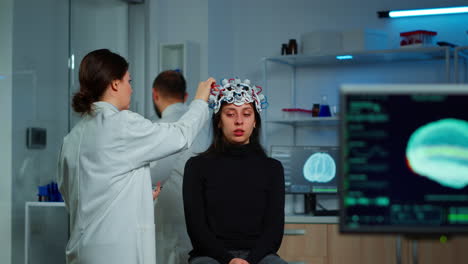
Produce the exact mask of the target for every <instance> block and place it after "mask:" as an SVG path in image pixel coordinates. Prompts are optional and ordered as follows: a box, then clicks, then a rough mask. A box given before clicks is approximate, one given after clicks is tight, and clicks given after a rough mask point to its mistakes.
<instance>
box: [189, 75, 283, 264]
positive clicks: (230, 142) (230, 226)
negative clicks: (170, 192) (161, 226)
mask: <svg viewBox="0 0 468 264" xmlns="http://www.w3.org/2000/svg"><path fill="white" fill-rule="evenodd" d="M260 91H261V88H260V87H257V86H252V85H250V82H249V81H248V80H245V81H244V82H241V81H240V80H239V79H236V80H234V79H231V80H230V81H227V80H223V87H222V88H221V89H220V90H219V93H214V94H213V95H212V96H210V102H211V106H212V107H213V108H214V115H213V118H212V126H213V141H212V144H211V146H210V147H209V149H208V150H207V151H206V152H204V153H202V154H200V155H198V156H196V157H193V158H190V159H189V160H188V161H187V164H186V166H185V175H184V182H183V199H184V209H185V218H186V223H187V230H188V234H189V236H190V239H191V241H192V245H193V250H192V251H191V252H190V259H189V263H190V264H257V263H260V264H286V262H285V261H284V260H283V259H281V258H280V257H279V256H278V255H277V254H276V252H277V251H278V249H279V247H280V245H281V241H282V238H283V231H284V171H283V167H282V165H281V163H280V162H279V161H277V160H275V159H272V158H268V157H267V155H266V154H265V151H264V150H263V148H262V147H261V145H260V142H259V135H260V127H261V119H260V111H261V110H262V108H263V106H264V104H265V103H266V100H265V98H264V97H263V95H261V94H260Z"/></svg>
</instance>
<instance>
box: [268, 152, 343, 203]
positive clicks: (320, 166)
mask: <svg viewBox="0 0 468 264" xmlns="http://www.w3.org/2000/svg"><path fill="white" fill-rule="evenodd" d="M271 157H272V158H274V159H277V160H279V161H280V162H281V164H282V165H283V168H284V180H285V192H286V193H304V194H307V193H336V192H337V188H338V185H337V182H338V180H337V173H338V166H337V165H338V159H339V149H338V147H336V146H272V147H271Z"/></svg>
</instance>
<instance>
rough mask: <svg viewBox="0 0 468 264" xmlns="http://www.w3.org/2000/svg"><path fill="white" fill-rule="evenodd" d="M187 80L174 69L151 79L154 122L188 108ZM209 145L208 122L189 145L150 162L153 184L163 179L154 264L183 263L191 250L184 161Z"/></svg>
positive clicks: (179, 114) (176, 117) (166, 120)
mask: <svg viewBox="0 0 468 264" xmlns="http://www.w3.org/2000/svg"><path fill="white" fill-rule="evenodd" d="M186 100H187V92H186V82H185V78H184V76H183V75H182V74H181V73H179V72H177V71H164V72H161V73H160V74H159V75H158V76H157V77H156V79H155V80H154V82H153V103H154V108H155V112H156V114H157V115H158V117H159V120H157V121H156V122H159V123H173V122H176V121H178V120H179V119H180V118H181V117H182V115H183V114H185V113H186V112H187V111H188V110H189V109H188V107H187V105H185V104H184V103H185V101H186ZM209 144H210V131H209V129H208V122H206V123H205V125H204V126H203V129H202V132H200V133H199V134H198V136H197V138H196V139H195V140H194V142H193V144H192V146H191V147H190V148H188V149H186V150H184V151H181V152H179V153H177V154H175V155H172V156H169V157H166V158H163V159H160V160H158V161H155V162H152V163H151V165H150V168H151V179H152V182H153V184H156V183H157V182H162V183H163V185H164V192H163V193H161V195H160V196H159V197H158V201H157V203H156V205H155V222H156V257H157V263H164V264H185V263H187V256H188V253H189V251H190V249H191V244H190V239H189V237H188V235H187V229H186V227H185V218H184V205H183V202H182V181H183V175H184V166H185V163H186V162H187V160H188V159H189V158H190V157H192V156H194V155H196V154H199V153H201V152H203V151H205V150H206V149H207V148H208V146H209Z"/></svg>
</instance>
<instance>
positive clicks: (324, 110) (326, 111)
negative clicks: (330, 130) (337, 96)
mask: <svg viewBox="0 0 468 264" xmlns="http://www.w3.org/2000/svg"><path fill="white" fill-rule="evenodd" d="M318 116H320V117H327V116H331V111H330V106H329V105H323V104H322V105H320V111H319V114H318Z"/></svg>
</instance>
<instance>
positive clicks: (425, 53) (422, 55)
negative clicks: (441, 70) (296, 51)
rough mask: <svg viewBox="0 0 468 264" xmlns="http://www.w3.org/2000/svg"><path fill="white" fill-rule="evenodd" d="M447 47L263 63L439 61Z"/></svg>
mask: <svg viewBox="0 0 468 264" xmlns="http://www.w3.org/2000/svg"><path fill="white" fill-rule="evenodd" d="M449 54H450V53H449V48H448V47H411V48H399V49H389V50H368V51H355V52H337V53H330V54H324V53H317V54H308V55H285V56H277V57H266V58H263V59H264V60H265V61H270V62H275V63H280V64H286V65H290V66H294V67H300V66H313V65H353V64H372V63H384V62H396V61H418V60H440V59H447V58H448V56H449ZM343 55H351V56H352V57H353V58H352V59H347V60H339V59H337V58H336V57H337V56H343Z"/></svg>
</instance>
